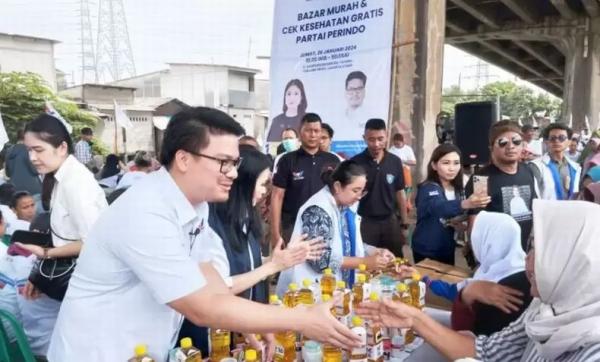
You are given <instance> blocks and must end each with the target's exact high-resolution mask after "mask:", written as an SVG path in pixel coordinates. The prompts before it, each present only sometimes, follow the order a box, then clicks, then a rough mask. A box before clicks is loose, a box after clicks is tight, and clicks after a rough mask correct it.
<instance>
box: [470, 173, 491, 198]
mask: <svg viewBox="0 0 600 362" xmlns="http://www.w3.org/2000/svg"><path fill="white" fill-rule="evenodd" d="M473 193H474V194H476V195H488V176H481V175H473Z"/></svg>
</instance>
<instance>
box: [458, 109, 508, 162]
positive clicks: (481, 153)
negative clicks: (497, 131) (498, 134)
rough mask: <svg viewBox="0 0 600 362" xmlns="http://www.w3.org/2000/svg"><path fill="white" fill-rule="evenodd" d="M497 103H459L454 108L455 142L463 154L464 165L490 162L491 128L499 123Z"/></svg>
mask: <svg viewBox="0 0 600 362" xmlns="http://www.w3.org/2000/svg"><path fill="white" fill-rule="evenodd" d="M496 118H497V114H496V103H495V102H468V103H458V104H456V105H455V107H454V142H455V144H456V146H457V147H458V148H459V149H460V152H461V153H462V163H463V165H484V164H487V163H489V161H490V148H489V142H488V139H489V134H490V127H492V124H494V122H496V121H497V119H496Z"/></svg>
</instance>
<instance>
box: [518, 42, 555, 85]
mask: <svg viewBox="0 0 600 362" xmlns="http://www.w3.org/2000/svg"><path fill="white" fill-rule="evenodd" d="M513 43H515V44H516V45H518V46H519V48H521V49H523V50H525V51H526V52H527V53H529V54H531V55H532V56H533V57H534V58H535V59H537V60H538V61H539V62H541V63H542V64H544V65H545V66H547V67H548V68H550V69H552V70H553V71H554V72H555V73H556V74H558V75H560V76H562V75H563V69H561V67H560V66H559V65H557V64H555V63H553V62H552V61H551V60H550V57H548V55H546V54H542V53H541V52H540V51H539V50H538V49H535V47H534V46H532V45H531V44H530V43H526V42H524V41H521V40H515V41H513Z"/></svg>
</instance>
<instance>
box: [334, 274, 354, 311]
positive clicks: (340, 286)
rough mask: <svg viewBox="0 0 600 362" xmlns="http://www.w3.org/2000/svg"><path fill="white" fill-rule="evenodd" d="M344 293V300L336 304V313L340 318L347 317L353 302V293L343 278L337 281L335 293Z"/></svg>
mask: <svg viewBox="0 0 600 362" xmlns="http://www.w3.org/2000/svg"><path fill="white" fill-rule="evenodd" d="M338 293H339V294H341V295H342V301H341V302H340V303H339V304H338V305H336V308H335V310H336V313H337V316H338V317H339V318H342V317H347V316H348V315H349V314H350V312H351V309H350V308H351V304H352V293H350V291H349V290H347V289H346V282H345V281H343V280H338V281H337V288H336V289H335V294H338Z"/></svg>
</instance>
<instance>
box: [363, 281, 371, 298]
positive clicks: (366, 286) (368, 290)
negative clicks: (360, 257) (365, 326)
mask: <svg viewBox="0 0 600 362" xmlns="http://www.w3.org/2000/svg"><path fill="white" fill-rule="evenodd" d="M370 295H371V283H365V284H363V300H362V301H363V302H364V301H367V300H369V296H370Z"/></svg>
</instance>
